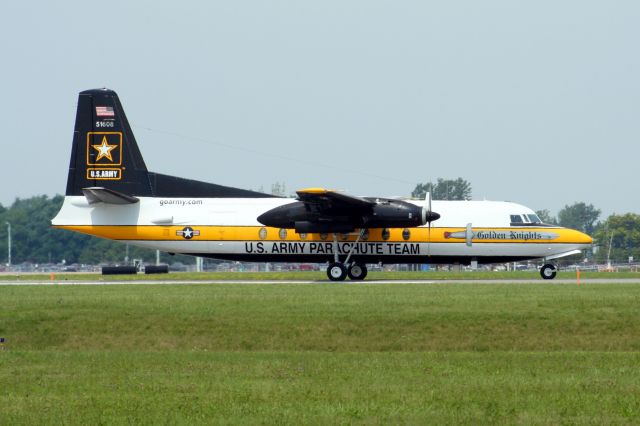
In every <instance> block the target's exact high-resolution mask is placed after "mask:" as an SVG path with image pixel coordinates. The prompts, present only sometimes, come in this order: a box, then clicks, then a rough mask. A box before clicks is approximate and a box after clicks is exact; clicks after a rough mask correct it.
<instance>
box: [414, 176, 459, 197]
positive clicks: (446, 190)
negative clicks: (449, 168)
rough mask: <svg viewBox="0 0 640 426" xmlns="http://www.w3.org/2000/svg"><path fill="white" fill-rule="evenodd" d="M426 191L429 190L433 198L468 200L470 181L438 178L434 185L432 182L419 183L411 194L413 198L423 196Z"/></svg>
mask: <svg viewBox="0 0 640 426" xmlns="http://www.w3.org/2000/svg"><path fill="white" fill-rule="evenodd" d="M427 192H431V198H433V199H434V200H470V199H471V183H469V182H468V181H466V180H464V179H462V178H458V179H442V178H438V180H437V182H436V184H435V185H434V184H433V183H432V182H429V183H419V184H418V185H416V188H415V189H414V190H413V192H412V193H411V196H412V197H413V198H424V197H425V195H426V194H427Z"/></svg>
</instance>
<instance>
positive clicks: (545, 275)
mask: <svg viewBox="0 0 640 426" xmlns="http://www.w3.org/2000/svg"><path fill="white" fill-rule="evenodd" d="M557 273H558V268H556V267H555V265H551V264H550V263H547V264H545V265H542V268H540V276H541V277H542V279H544V280H552V279H554V278H555V277H556V274H557Z"/></svg>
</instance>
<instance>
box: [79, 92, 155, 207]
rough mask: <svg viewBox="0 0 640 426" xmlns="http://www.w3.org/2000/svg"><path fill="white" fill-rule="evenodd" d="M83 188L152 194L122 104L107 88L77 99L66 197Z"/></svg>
mask: <svg viewBox="0 0 640 426" xmlns="http://www.w3.org/2000/svg"><path fill="white" fill-rule="evenodd" d="M87 187H104V188H108V189H112V190H115V191H119V192H122V193H125V194H129V195H139V196H150V195H152V192H153V190H152V187H151V182H150V177H149V172H148V171H147V166H146V165H145V164H144V160H143V159H142V155H141V154H140V150H139V149H138V144H137V143H136V139H135V137H134V136H133V132H132V131H131V126H129V122H128V121H127V117H126V115H125V114H124V109H122V104H121V103H120V100H119V99H118V95H117V94H116V92H114V91H113V90H109V89H94V90H86V91H84V92H80V96H79V97H78V111H77V114H76V127H75V130H74V134H73V149H72V151H71V164H70V165H69V177H68V179H67V192H66V194H67V195H83V193H82V188H87Z"/></svg>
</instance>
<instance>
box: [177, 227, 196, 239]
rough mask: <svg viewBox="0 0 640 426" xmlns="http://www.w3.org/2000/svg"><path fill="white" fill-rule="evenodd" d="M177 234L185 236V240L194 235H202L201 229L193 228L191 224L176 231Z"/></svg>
mask: <svg viewBox="0 0 640 426" xmlns="http://www.w3.org/2000/svg"><path fill="white" fill-rule="evenodd" d="M176 235H178V236H180V237H182V238H184V239H185V240H190V239H192V238H193V237H197V236H199V235H200V231H198V230H197V229H193V228H192V227H190V226H187V227H185V228H183V229H182V230H181V231H176Z"/></svg>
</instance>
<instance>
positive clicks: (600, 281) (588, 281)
mask: <svg viewBox="0 0 640 426" xmlns="http://www.w3.org/2000/svg"><path fill="white" fill-rule="evenodd" d="M159 284H161V285H220V284H253V285H256V284H260V285H262V284H266V285H269V284H287V285H288V284H295V285H323V284H330V285H365V284H539V285H556V284H573V285H577V284H578V282H577V281H576V280H575V279H555V280H543V279H533V280H365V281H350V280H346V281H342V282H333V281H329V280H322V281H311V280H309V281H307V280H295V281H289V280H244V281H243V280H201V281H200V280H198V281H173V280H133V281H108V280H104V281H103V280H95V281H57V280H54V281H17V280H16V281H11V280H7V281H4V280H0V286H10V285H42V286H51V285H159ZM580 284H581V285H588V284H640V278H624V279H622V278H620V279H606V278H590V279H581V280H580Z"/></svg>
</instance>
